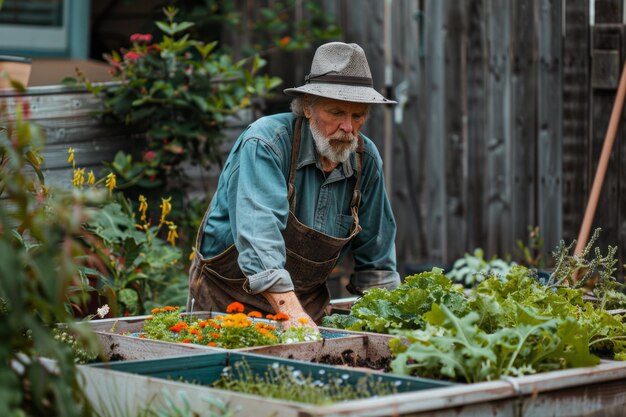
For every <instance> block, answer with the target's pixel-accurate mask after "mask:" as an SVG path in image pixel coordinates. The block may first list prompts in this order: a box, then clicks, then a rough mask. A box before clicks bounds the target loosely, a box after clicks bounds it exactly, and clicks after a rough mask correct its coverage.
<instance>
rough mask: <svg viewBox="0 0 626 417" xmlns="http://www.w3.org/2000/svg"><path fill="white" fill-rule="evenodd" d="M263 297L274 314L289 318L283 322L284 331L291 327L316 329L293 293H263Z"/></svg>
mask: <svg viewBox="0 0 626 417" xmlns="http://www.w3.org/2000/svg"><path fill="white" fill-rule="evenodd" d="M263 296H264V297H265V298H266V299H267V301H268V302H269V303H270V305H271V306H272V308H273V309H274V311H275V312H280V313H284V314H286V315H287V316H289V320H286V321H284V322H283V328H284V329H288V328H290V327H291V326H308V327H313V328H315V329H317V325H316V324H315V322H314V321H313V320H312V319H311V317H310V316H309V315H308V314H307V313H306V312H305V311H304V309H303V308H302V304H300V300H298V297H297V296H296V293H295V292H293V291H288V292H264V293H263Z"/></svg>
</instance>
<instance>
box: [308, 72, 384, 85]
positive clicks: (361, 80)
mask: <svg viewBox="0 0 626 417" xmlns="http://www.w3.org/2000/svg"><path fill="white" fill-rule="evenodd" d="M304 83H305V84H310V83H315V84H344V85H358V86H364V87H374V82H373V81H372V79H371V78H369V77H354V76H351V75H337V74H320V75H313V74H309V75H307V76H306V77H304Z"/></svg>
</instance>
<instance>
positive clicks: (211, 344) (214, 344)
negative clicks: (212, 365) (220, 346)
mask: <svg viewBox="0 0 626 417" xmlns="http://www.w3.org/2000/svg"><path fill="white" fill-rule="evenodd" d="M208 346H217V343H215V342H209V344H208Z"/></svg>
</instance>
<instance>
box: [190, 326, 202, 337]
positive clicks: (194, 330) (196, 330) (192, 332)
mask: <svg viewBox="0 0 626 417" xmlns="http://www.w3.org/2000/svg"><path fill="white" fill-rule="evenodd" d="M187 331H188V332H189V333H190V334H195V335H199V334H200V330H198V329H195V328H193V327H192V328H190V329H187Z"/></svg>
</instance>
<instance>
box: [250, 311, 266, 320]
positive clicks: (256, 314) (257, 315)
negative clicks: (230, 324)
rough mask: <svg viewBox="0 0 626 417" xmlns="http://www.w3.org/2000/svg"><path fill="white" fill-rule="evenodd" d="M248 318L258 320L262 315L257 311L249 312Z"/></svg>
mask: <svg viewBox="0 0 626 417" xmlns="http://www.w3.org/2000/svg"><path fill="white" fill-rule="evenodd" d="M248 317H254V318H257V319H260V318H261V317H263V314H261V313H259V312H258V311H251V312H249V313H248Z"/></svg>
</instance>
